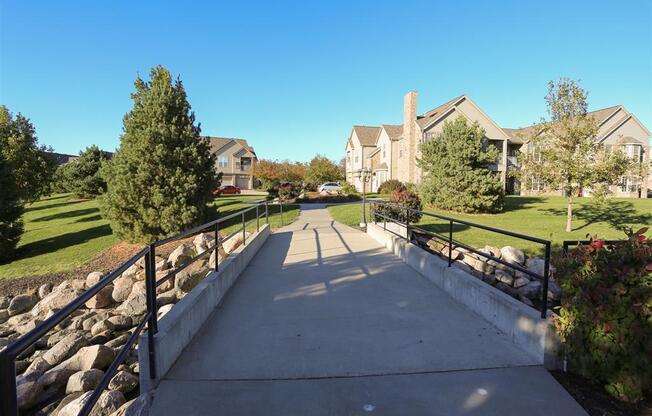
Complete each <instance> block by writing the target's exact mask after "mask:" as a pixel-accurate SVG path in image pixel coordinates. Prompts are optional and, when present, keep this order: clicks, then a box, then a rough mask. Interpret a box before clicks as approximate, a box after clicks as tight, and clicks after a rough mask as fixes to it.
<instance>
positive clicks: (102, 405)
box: [91, 390, 126, 416]
mask: <svg viewBox="0 0 652 416" xmlns="http://www.w3.org/2000/svg"><path fill="white" fill-rule="evenodd" d="M125 402H126V400H125V396H124V394H122V393H121V392H119V391H117V390H109V391H105V392H104V393H102V395H101V396H100V398H99V400H98V401H97V406H95V408H94V409H93V411H92V412H91V416H109V415H112V414H113V413H115V412H117V411H118V409H120V408H121V407H122V405H124V404H125Z"/></svg>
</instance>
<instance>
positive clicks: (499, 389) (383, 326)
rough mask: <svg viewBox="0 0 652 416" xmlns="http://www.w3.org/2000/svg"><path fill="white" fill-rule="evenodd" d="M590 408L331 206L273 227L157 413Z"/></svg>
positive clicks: (170, 377) (188, 354) (160, 393)
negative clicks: (334, 214) (336, 217)
mask: <svg viewBox="0 0 652 416" xmlns="http://www.w3.org/2000/svg"><path fill="white" fill-rule="evenodd" d="M369 413H371V414H379V415H398V414H400V415H522V414H528V415H551V414H554V415H578V414H579V415H582V414H585V413H584V411H583V410H582V408H581V407H580V406H579V405H578V404H577V403H576V402H575V401H574V400H573V399H572V398H571V397H570V395H569V394H568V393H567V392H566V391H565V390H564V389H563V388H562V387H561V386H560V385H559V384H558V383H557V382H556V381H555V380H554V379H553V378H552V377H551V376H550V375H549V374H548V372H547V371H546V370H545V369H544V368H543V367H541V366H539V365H536V361H535V360H534V359H533V358H532V357H530V356H528V355H527V354H526V353H524V352H523V351H522V350H520V349H519V348H518V347H517V346H516V345H514V344H513V343H512V342H511V341H510V340H509V338H508V337H507V336H506V335H505V334H503V333H501V332H500V331H499V330H498V329H496V328H495V327H494V326H492V325H491V324H490V323H488V322H487V321H485V320H484V319H483V318H481V317H480V316H478V315H476V314H474V313H473V312H471V311H470V310H468V309H466V308H465V307H464V306H462V305H460V304H458V303H456V302H455V301H453V300H451V299H450V298H449V297H448V295H446V294H445V293H444V292H442V291H441V290H440V289H438V288H437V287H436V286H434V285H433V284H431V283H430V282H428V281H427V280H426V279H424V278H423V277H421V276H420V275H419V274H417V273H416V272H415V271H414V270H413V269H411V268H410V267H409V266H407V265H406V264H405V263H403V262H402V261H401V260H399V259H398V258H396V257H395V256H394V255H393V254H391V253H389V252H387V251H386V250H385V249H384V248H382V247H381V246H380V245H379V244H378V243H376V242H375V241H374V240H373V239H371V238H370V237H368V236H367V235H366V234H364V233H362V232H360V231H357V230H354V229H352V228H349V227H347V226H344V225H341V224H338V223H336V222H334V221H333V220H332V218H331V217H330V215H329V214H328V211H327V210H325V209H315V210H302V212H301V215H300V217H299V219H298V220H297V221H296V222H295V223H293V224H292V225H290V226H288V227H285V228H284V229H282V230H280V231H278V232H276V233H274V234H273V235H272V236H271V237H270V238H269V240H268V241H267V242H266V243H265V245H264V246H263V248H262V249H261V250H260V252H259V253H258V254H257V256H256V257H255V258H254V259H253V260H252V262H251V263H250V265H249V266H248V267H247V269H246V270H245V272H244V274H243V275H242V276H241V277H240V278H239V280H238V283H237V284H236V285H235V286H234V287H233V288H232V291H231V292H230V293H229V295H228V296H227V298H226V299H225V301H224V303H223V304H222V305H221V306H220V307H219V308H218V309H216V310H215V312H214V313H213V315H212V316H211V317H210V319H208V320H207V322H206V323H205V325H204V326H203V328H202V330H201V332H200V334H199V336H197V337H195V339H194V340H193V341H192V343H191V344H190V345H189V346H188V347H187V348H186V350H185V351H184V353H183V355H182V356H181V357H180V358H179V359H178V361H177V362H176V363H175V365H174V367H173V368H172V370H170V371H169V373H168V374H167V375H166V376H165V377H164V378H163V380H162V381H161V384H160V385H159V386H158V388H157V389H156V391H155V393H154V401H153V405H152V409H151V414H152V415H179V414H183V415H212V414H223V415H262V414H265V415H277V414H278V415H357V414H369Z"/></svg>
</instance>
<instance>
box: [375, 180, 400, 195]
mask: <svg viewBox="0 0 652 416" xmlns="http://www.w3.org/2000/svg"><path fill="white" fill-rule="evenodd" d="M405 190H407V189H406V188H405V184H404V183H403V182H401V181H399V180H398V179H389V180H387V181H385V182H383V183H381V184H380V186H379V187H378V193H379V194H383V195H392V194H393V193H394V192H401V191H405Z"/></svg>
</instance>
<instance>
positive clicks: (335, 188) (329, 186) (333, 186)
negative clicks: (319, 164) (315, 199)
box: [319, 182, 342, 192]
mask: <svg viewBox="0 0 652 416" xmlns="http://www.w3.org/2000/svg"><path fill="white" fill-rule="evenodd" d="M341 190H342V185H340V184H339V183H337V182H326V183H322V184H321V186H320V187H319V192H324V191H325V192H339V191H341Z"/></svg>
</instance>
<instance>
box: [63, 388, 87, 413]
mask: <svg viewBox="0 0 652 416" xmlns="http://www.w3.org/2000/svg"><path fill="white" fill-rule="evenodd" d="M91 394H93V392H91V391H87V392H86V393H84V394H82V395H81V396H77V397H76V398H74V399H72V400H69V401H68V403H67V404H66V405H65V406H63V407H62V408H61V409H60V410H59V411H58V412H57V411H56V410H55V413H56V415H57V416H78V415H79V412H80V411H81V409H82V407H84V404H86V401H87V400H88V399H89V398H90V397H91ZM64 400H66V399H65V398H64ZM57 409H59V408H57Z"/></svg>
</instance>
